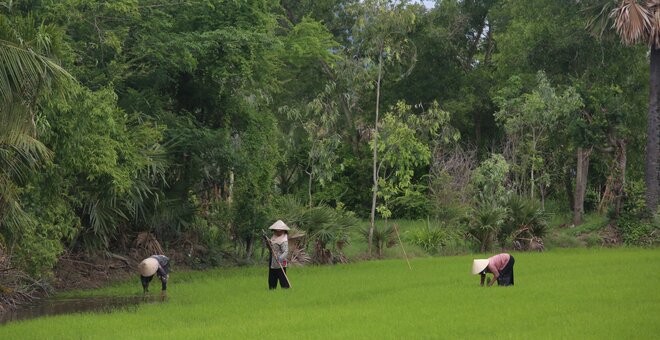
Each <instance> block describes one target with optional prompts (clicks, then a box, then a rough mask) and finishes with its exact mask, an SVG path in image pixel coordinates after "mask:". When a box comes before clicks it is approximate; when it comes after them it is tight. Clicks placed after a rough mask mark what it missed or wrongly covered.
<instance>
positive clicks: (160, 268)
mask: <svg viewBox="0 0 660 340" xmlns="http://www.w3.org/2000/svg"><path fill="white" fill-rule="evenodd" d="M138 272H140V280H141V281H142V292H143V293H145V294H146V293H147V292H148V291H149V283H150V282H151V280H152V279H153V278H154V275H158V278H160V281H161V283H162V290H161V293H162V294H165V292H166V291H167V280H168V279H169V276H170V259H169V258H168V257H167V256H165V255H152V256H150V257H148V258H146V259H144V260H142V262H140V264H139V265H138Z"/></svg>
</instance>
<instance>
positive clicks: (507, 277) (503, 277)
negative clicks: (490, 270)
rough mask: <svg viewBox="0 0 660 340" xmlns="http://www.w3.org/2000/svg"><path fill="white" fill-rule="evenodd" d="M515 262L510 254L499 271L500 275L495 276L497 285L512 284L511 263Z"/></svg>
mask: <svg viewBox="0 0 660 340" xmlns="http://www.w3.org/2000/svg"><path fill="white" fill-rule="evenodd" d="M515 263H516V260H515V259H514V258H513V255H511V258H510V259H509V262H508V263H507V264H506V266H504V268H502V270H501V271H500V276H499V277H498V278H497V285H498V286H513V265H514V264H515Z"/></svg>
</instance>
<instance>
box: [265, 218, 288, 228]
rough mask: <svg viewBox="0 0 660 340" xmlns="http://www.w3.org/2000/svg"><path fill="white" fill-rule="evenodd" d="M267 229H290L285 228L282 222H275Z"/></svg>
mask: <svg viewBox="0 0 660 340" xmlns="http://www.w3.org/2000/svg"><path fill="white" fill-rule="evenodd" d="M268 229H271V230H291V228H289V227H287V225H286V224H284V222H282V220H277V222H275V223H273V225H271V226H270V227H268Z"/></svg>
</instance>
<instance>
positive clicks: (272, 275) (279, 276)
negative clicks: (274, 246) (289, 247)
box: [268, 267, 289, 289]
mask: <svg viewBox="0 0 660 340" xmlns="http://www.w3.org/2000/svg"><path fill="white" fill-rule="evenodd" d="M284 271H285V272H286V267H284ZM277 281H280V287H282V288H289V281H287V279H286V276H284V273H283V272H282V269H280V268H277V269H273V268H269V269H268V289H275V288H277Z"/></svg>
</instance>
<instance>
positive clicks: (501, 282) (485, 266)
mask: <svg viewBox="0 0 660 340" xmlns="http://www.w3.org/2000/svg"><path fill="white" fill-rule="evenodd" d="M515 262H516V261H515V259H514V258H513V256H512V255H511V254H507V253H502V254H497V255H494V256H491V257H489V258H488V259H477V260H474V261H472V275H475V274H480V275H481V286H483V285H484V281H485V280H486V274H487V273H491V274H493V279H492V280H489V281H488V287H490V286H492V285H493V283H495V281H496V280H497V285H498V286H513V265H514V264H515Z"/></svg>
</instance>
